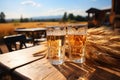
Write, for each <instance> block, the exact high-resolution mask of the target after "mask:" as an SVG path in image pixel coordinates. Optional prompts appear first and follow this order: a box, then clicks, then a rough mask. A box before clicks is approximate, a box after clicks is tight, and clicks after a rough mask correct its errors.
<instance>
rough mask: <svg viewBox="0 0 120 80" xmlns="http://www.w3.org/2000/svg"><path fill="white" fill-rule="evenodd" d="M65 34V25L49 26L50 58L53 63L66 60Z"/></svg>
mask: <svg viewBox="0 0 120 80" xmlns="http://www.w3.org/2000/svg"><path fill="white" fill-rule="evenodd" d="M65 34H66V28H65V27H60V26H58V27H56V26H55V27H47V45H48V59H49V60H50V62H51V63H52V64H53V65H58V64H62V63H63V62H64V56H65Z"/></svg>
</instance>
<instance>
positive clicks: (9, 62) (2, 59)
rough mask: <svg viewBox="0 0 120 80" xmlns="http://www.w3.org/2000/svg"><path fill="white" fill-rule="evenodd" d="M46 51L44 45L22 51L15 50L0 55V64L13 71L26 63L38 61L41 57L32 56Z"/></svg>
mask: <svg viewBox="0 0 120 80" xmlns="http://www.w3.org/2000/svg"><path fill="white" fill-rule="evenodd" d="M46 49H47V47H46V46H45V45H38V46H34V47H30V48H26V49H22V50H17V51H13V52H9V53H5V54H2V55H0V64H1V65H4V66H5V67H7V68H8V69H14V68H16V67H19V66H22V65H24V64H26V63H29V62H32V61H34V60H37V59H40V58H42V57H43V56H35V55H33V54H35V53H36V54H39V53H40V52H44V51H45V50H46Z"/></svg>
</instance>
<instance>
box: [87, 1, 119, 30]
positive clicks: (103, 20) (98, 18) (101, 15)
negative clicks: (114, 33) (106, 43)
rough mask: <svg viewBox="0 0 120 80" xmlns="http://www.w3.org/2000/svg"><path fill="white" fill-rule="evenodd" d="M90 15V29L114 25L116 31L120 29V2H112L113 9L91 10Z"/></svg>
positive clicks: (88, 11)
mask: <svg viewBox="0 0 120 80" xmlns="http://www.w3.org/2000/svg"><path fill="white" fill-rule="evenodd" d="M86 12H87V13H88V25H89V27H94V26H95V27H97V26H101V25H108V24H109V25H112V26H113V28H114V29H116V28H117V29H120V0H112V6H111V9H102V10H100V9H96V8H90V9H89V10H87V11H86Z"/></svg>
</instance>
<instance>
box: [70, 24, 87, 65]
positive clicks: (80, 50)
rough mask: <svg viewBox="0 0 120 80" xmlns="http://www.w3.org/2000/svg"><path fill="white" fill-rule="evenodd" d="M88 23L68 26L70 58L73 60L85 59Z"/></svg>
mask: <svg viewBox="0 0 120 80" xmlns="http://www.w3.org/2000/svg"><path fill="white" fill-rule="evenodd" d="M86 34H87V25H71V26H68V44H69V49H70V51H69V58H70V60H72V61H73V62H76V63H83V62H84V61H85V46H86V44H85V43H86Z"/></svg>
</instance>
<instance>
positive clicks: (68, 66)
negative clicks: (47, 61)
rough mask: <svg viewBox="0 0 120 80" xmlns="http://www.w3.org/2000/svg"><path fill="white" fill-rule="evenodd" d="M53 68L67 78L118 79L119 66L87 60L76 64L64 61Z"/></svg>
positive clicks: (76, 79) (78, 79)
mask: <svg viewBox="0 0 120 80" xmlns="http://www.w3.org/2000/svg"><path fill="white" fill-rule="evenodd" d="M90 63H91V62H90ZM96 63H97V62H96ZM118 65H119V64H118ZM55 68H57V69H58V70H59V71H60V72H61V73H62V74H63V75H64V76H65V77H66V79H67V80H120V68H119V67H116V66H114V65H113V66H112V65H108V64H105V63H97V64H89V62H86V63H84V64H77V63H73V62H65V63H64V64H62V65H58V66H55Z"/></svg>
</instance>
